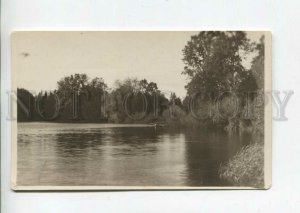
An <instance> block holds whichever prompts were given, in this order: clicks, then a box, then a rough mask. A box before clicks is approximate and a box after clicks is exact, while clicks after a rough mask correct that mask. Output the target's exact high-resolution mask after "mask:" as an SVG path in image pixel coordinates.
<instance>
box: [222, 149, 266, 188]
mask: <svg viewBox="0 0 300 213" xmlns="http://www.w3.org/2000/svg"><path fill="white" fill-rule="evenodd" d="M219 173H220V177H221V178H222V179H225V180H227V181H228V182H230V183H231V184H233V185H235V186H251V187H262V186H263V185H264V145H263V144H262V143H253V144H250V145H248V146H246V147H244V148H242V149H241V150H240V151H239V152H238V153H237V154H236V155H235V156H234V157H233V158H231V159H230V160H229V161H228V162H227V163H226V164H224V165H221V167H220V170H219Z"/></svg>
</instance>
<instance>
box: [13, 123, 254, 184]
mask: <svg viewBox="0 0 300 213" xmlns="http://www.w3.org/2000/svg"><path fill="white" fill-rule="evenodd" d="M249 141H250V137H249V136H243V137H241V136H235V137H233V136H228V135H226V134H224V133H216V132H205V131H202V130H196V131H188V132H187V131H184V132H182V131H167V130H164V129H157V130H155V129H154V128H153V127H145V126H143V127H137V126H130V127H129V126H118V125H105V124H54V123H19V124H18V178H17V181H18V184H20V185H115V186H117V185H119V186H121V185H122V186H143V185H148V186H215V185H220V184H221V185H224V184H226V183H224V182H222V181H221V180H220V179H219V177H218V173H217V169H218V167H219V165H220V163H222V162H225V161H227V160H228V158H229V157H231V156H232V155H234V154H235V152H236V151H238V150H239V149H240V148H241V147H242V146H244V145H246V144H248V143H249Z"/></svg>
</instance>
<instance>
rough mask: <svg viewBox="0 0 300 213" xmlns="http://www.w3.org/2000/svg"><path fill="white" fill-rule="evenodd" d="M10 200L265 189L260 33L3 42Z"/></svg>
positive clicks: (266, 36) (264, 63)
mask: <svg viewBox="0 0 300 213" xmlns="http://www.w3.org/2000/svg"><path fill="white" fill-rule="evenodd" d="M11 51H12V52H11V60H12V61H11V67H12V85H13V91H12V92H11V94H10V99H11V105H12V106H11V109H12V111H11V114H10V119H11V120H12V144H11V145H12V165H11V166H12V176H11V187H12V189H14V190H131V189H132V190H151V189H158V190H159V189H161V190H168V189H268V188H270V187H271V161H272V160H271V135H272V124H271V122H272V121H271V119H272V115H271V114H272V110H271V107H272V106H271V101H267V100H266V99H267V98H266V97H267V96H268V95H267V92H268V91H271V89H272V88H271V81H272V80H271V79H272V78H271V33H270V32H267V31H73V32H71V31H69V32H67V31H52V32H51V31H16V32H13V33H12V34H11Z"/></svg>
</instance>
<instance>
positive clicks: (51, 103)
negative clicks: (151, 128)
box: [17, 31, 264, 131]
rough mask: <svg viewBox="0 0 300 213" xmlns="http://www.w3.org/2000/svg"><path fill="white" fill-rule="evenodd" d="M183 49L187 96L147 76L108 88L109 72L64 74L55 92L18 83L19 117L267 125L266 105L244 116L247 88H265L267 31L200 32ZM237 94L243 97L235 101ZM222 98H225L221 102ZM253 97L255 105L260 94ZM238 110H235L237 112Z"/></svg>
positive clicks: (236, 127) (22, 118)
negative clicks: (246, 61)
mask: <svg viewBox="0 0 300 213" xmlns="http://www.w3.org/2000/svg"><path fill="white" fill-rule="evenodd" d="M253 52H256V53H257V56H256V57H254V59H253V60H252V63H251V68H250V69H246V68H245V67H244V66H243V64H242V61H243V57H245V56H246V55H248V54H250V53H253ZM182 54H183V59H182V60H183V62H184V64H185V66H184V67H183V72H182V75H185V76H186V77H187V78H188V83H187V85H186V86H185V88H186V91H187V95H186V97H185V98H184V99H183V100H181V99H180V98H179V97H177V96H176V94H175V93H172V94H171V95H166V94H165V93H164V92H163V91H161V90H160V89H159V88H158V86H157V84H156V83H155V82H148V81H147V80H146V79H141V80H140V79H136V78H131V79H125V80H123V81H120V80H118V81H116V82H115V85H114V88H108V86H107V84H106V83H105V81H104V79H103V78H99V77H97V78H92V79H90V78H89V77H88V76H87V75H86V74H74V75H70V76H66V77H64V78H62V79H60V80H59V81H58V82H57V89H56V90H54V91H51V92H40V93H39V94H32V93H31V92H30V91H28V90H26V89H23V88H18V91H17V96H18V99H19V102H20V103H21V104H18V121H23V122H24V121H45V120H46V121H55V122H114V123H154V122H156V123H157V122H161V123H165V124H168V125H170V126H198V125H203V126H211V127H216V126H217V127H222V128H226V129H227V130H229V131H234V130H235V129H238V128H241V126H242V127H243V128H247V127H249V126H250V127H252V128H254V127H255V125H256V127H257V126H260V125H262V124H261V123H262V122H263V120H262V119H259V118H263V109H262V107H256V108H255V107H254V108H253V110H252V111H253V112H252V113H256V115H257V117H256V118H252V119H243V118H242V117H243V114H244V113H245V109H246V106H247V105H249V99H247V98H246V97H245V96H246V94H250V93H251V92H255V91H260V92H263V88H264V38H263V37H262V38H261V39H260V42H259V43H253V42H250V40H249V39H248V38H247V37H246V33H245V32H239V31H234V32H219V31H210V32H200V33H198V34H196V35H194V36H192V37H191V38H190V40H189V41H188V42H187V44H186V45H185V47H183V50H182ZM220 94H222V98H220ZM233 96H235V98H236V99H237V100H238V102H237V103H235V104H232V99H233V98H232V97H233ZM256 96H257V95H256ZM216 99H218V100H219V101H221V104H217V105H216V104H215V101H216ZM235 102H236V101H235ZM250 102H251V103H252V105H255V104H254V102H255V95H254V96H253V97H251V98H250ZM236 105H238V106H236ZM216 106H219V108H216ZM237 107H238V108H239V110H238V111H237V110H236V108H237ZM24 108H28V109H29V110H27V111H26V110H24ZM216 110H218V112H219V113H216ZM220 112H221V114H222V116H220ZM233 113H235V116H231V115H232V114H233ZM199 118H201V119H199Z"/></svg>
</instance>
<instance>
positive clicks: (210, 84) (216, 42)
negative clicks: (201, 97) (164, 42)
mask: <svg viewBox="0 0 300 213" xmlns="http://www.w3.org/2000/svg"><path fill="white" fill-rule="evenodd" d="M250 48H251V45H250V42H249V40H248V39H247V38H246V34H245V33H244V32H239V31H237V32H219V31H209V32H208V31H206V32H200V33H199V34H198V35H195V36H192V37H191V40H190V41H189V42H188V43H187V45H186V46H185V47H184V49H183V56H184V57H183V61H184V63H185V67H184V71H183V74H185V75H187V76H188V77H189V79H190V82H189V83H188V84H187V85H186V89H187V91H188V95H192V94H193V93H197V92H199V91H202V92H217V93H218V92H224V91H228V90H234V89H236V88H237V87H238V85H239V84H240V82H242V81H243V78H242V73H243V72H245V71H246V70H245V68H244V67H243V66H242V63H241V62H242V54H244V53H247V52H248V51H249V50H250Z"/></svg>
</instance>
